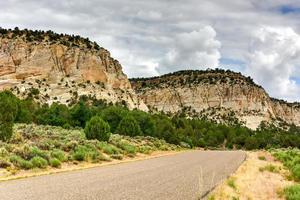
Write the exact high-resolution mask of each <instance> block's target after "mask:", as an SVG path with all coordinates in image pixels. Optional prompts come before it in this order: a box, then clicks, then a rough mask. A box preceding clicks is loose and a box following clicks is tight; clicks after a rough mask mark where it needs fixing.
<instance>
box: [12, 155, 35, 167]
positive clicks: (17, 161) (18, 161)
mask: <svg viewBox="0 0 300 200" xmlns="http://www.w3.org/2000/svg"><path fill="white" fill-rule="evenodd" d="M9 160H10V162H11V163H13V165H14V166H16V167H18V168H21V169H31V168H33V164H32V163H31V162H30V161H27V160H24V159H23V158H21V157H20V156H16V155H13V156H11V157H10V159H9Z"/></svg>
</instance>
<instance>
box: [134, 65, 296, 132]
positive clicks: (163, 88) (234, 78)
mask: <svg viewBox="0 0 300 200" xmlns="http://www.w3.org/2000/svg"><path fill="white" fill-rule="evenodd" d="M131 84H132V86H133V88H134V89H135V91H136V93H137V94H138V95H139V97H140V98H141V99H142V100H143V101H144V102H145V104H146V105H148V106H149V108H151V109H156V110H159V111H164V112H170V113H178V112H185V113H188V114H189V115H192V116H201V117H203V116H205V117H207V118H211V119H214V120H217V121H222V120H226V119H229V120H231V119H232V118H231V117H232V116H233V115H234V116H235V117H237V118H238V119H239V120H240V121H242V122H245V124H246V125H247V126H248V127H250V128H256V127H258V126H259V124H260V123H261V122H262V121H271V120H280V121H284V122H287V123H294V124H296V125H300V105H299V104H297V103H294V104H292V103H287V102H283V101H279V100H275V99H271V98H270V97H269V95H268V94H267V93H266V92H265V90H264V89H263V88H262V87H261V86H258V85H257V84H255V83H254V82H253V80H252V79H251V78H250V77H245V76H243V75H241V74H240V73H235V72H231V71H224V70H207V71H179V72H175V73H172V74H167V75H163V76H160V77H153V78H141V79H132V80H131Z"/></svg>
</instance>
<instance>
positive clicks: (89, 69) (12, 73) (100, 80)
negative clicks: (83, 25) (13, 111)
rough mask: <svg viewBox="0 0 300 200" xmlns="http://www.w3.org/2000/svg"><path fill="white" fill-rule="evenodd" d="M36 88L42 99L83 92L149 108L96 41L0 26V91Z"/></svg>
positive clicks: (65, 99) (25, 92) (65, 98)
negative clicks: (139, 99)
mask: <svg viewBox="0 0 300 200" xmlns="http://www.w3.org/2000/svg"><path fill="white" fill-rule="evenodd" d="M11 88H12V89H13V92H14V93H15V94H16V95H18V96H19V97H24V98H26V97H28V96H30V95H32V91H35V92H34V96H35V99H36V100H37V101H40V102H41V103H49V104H51V103H53V102H60V103H65V104H68V103H70V102H72V101H76V99H78V98H79V96H81V95H86V96H90V97H94V98H97V99H104V100H107V101H108V102H113V103H116V102H123V103H125V104H126V105H127V106H128V107H129V108H139V109H142V110H147V107H146V106H145V105H143V103H142V102H139V101H138V99H137V97H136V95H135V93H134V91H133V90H132V88H131V85H130V82H129V81H128V78H127V76H126V75H125V74H124V73H123V71H122V66H121V64H120V63H119V62H118V61H117V60H116V59H114V58H112V57H111V55H110V53H109V51H107V50H106V49H104V48H102V47H100V46H99V45H98V44H97V43H96V42H91V41H90V40H89V39H88V38H82V37H80V36H74V35H67V34H57V33H54V32H53V31H32V30H27V29H24V30H20V29H18V28H15V29H14V30H11V29H8V30H7V29H0V90H4V89H11Z"/></svg>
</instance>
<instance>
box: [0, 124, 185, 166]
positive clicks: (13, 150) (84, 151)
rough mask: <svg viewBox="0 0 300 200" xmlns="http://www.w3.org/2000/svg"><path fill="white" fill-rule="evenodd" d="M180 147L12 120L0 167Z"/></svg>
mask: <svg viewBox="0 0 300 200" xmlns="http://www.w3.org/2000/svg"><path fill="white" fill-rule="evenodd" d="M179 149H182V147H180V146H177V145H173V144H168V143H166V142H165V141H164V140H160V139H157V138H153V137H149V136H136V137H129V136H121V135H117V134H114V135H112V136H111V137H110V139H109V141H108V142H103V141H99V140H97V139H94V140H88V139H87V138H86V135H85V133H84V130H83V129H82V128H71V129H69V130H67V129H64V128H62V127H55V126H48V125H47V126H44V125H34V124H15V125H14V128H13V135H12V138H11V140H9V141H7V142H1V141H0V168H6V169H8V170H10V171H13V170H19V169H24V170H28V169H33V168H40V169H45V168H49V167H53V168H60V167H62V165H63V164H64V163H75V164H76V163H78V162H91V163H100V162H104V161H106V162H108V161H111V160H113V159H119V160H120V159H123V158H125V157H134V156H136V154H137V153H142V154H148V153H151V152H153V151H175V150H179Z"/></svg>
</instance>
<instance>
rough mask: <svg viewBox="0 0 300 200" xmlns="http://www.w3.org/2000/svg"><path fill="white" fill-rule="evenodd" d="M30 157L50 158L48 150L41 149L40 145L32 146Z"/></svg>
mask: <svg viewBox="0 0 300 200" xmlns="http://www.w3.org/2000/svg"><path fill="white" fill-rule="evenodd" d="M30 157H31V158H33V157H41V158H43V159H45V160H49V155H48V153H47V152H46V151H43V150H41V149H39V148H38V147H32V148H31V152H30Z"/></svg>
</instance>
